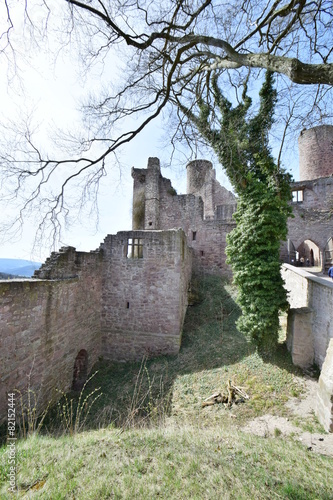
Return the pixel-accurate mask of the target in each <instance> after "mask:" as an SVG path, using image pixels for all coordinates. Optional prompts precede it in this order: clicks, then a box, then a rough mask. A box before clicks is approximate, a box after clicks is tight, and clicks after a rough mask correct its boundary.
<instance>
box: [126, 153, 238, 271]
mask: <svg viewBox="0 0 333 500" xmlns="http://www.w3.org/2000/svg"><path fill="white" fill-rule="evenodd" d="M132 177H133V179H134V187H133V229H146V230H149V229H163V230H166V229H172V228H178V227H181V228H182V229H183V230H184V232H185V234H186V237H187V243H188V245H189V246H190V247H191V248H192V250H193V272H194V273H196V274H200V273H212V274H220V275H224V276H231V270H230V267H229V266H228V265H227V264H226V255H225V248H226V236H227V234H228V233H229V232H230V231H231V230H232V229H233V228H234V227H235V222H234V220H233V218H232V214H233V212H234V211H235V210H236V202H237V200H236V197H235V196H234V195H233V194H232V193H231V192H230V191H228V190H227V189H225V188H224V187H223V186H221V185H220V184H219V182H218V181H217V180H216V177H215V170H214V169H213V167H212V164H211V162H209V161H206V160H195V161H192V162H190V163H189V164H188V165H187V194H185V195H177V193H176V191H175V189H174V188H173V187H172V185H171V182H170V180H169V179H166V178H164V177H163V176H162V175H161V172H160V162H159V159H158V158H149V160H148V166H147V168H146V169H138V168H133V169H132Z"/></svg>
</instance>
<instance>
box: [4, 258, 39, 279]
mask: <svg viewBox="0 0 333 500" xmlns="http://www.w3.org/2000/svg"><path fill="white" fill-rule="evenodd" d="M41 265H42V264H41V263H40V262H33V261H32V260H23V259H0V273H1V274H5V275H7V276H6V277H1V279H7V278H8V277H10V278H13V277H16V276H22V277H25V278H29V277H31V276H32V275H33V274H34V272H35V270H36V269H39V268H40V266H41ZM8 275H10V276H8Z"/></svg>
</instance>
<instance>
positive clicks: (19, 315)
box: [0, 259, 101, 419]
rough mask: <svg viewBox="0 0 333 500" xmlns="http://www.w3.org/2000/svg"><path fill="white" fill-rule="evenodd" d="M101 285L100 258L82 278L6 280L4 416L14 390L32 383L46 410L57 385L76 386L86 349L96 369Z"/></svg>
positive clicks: (1, 325) (0, 401) (1, 343)
mask: <svg viewBox="0 0 333 500" xmlns="http://www.w3.org/2000/svg"><path fill="white" fill-rule="evenodd" d="M95 260H96V259H95ZM100 287H101V273H100V271H99V262H98V261H97V262H95V266H94V267H93V268H90V267H89V272H88V271H87V270H85V271H84V270H81V279H79V278H69V279H63V280H36V279H35V280H34V279H31V280H24V281H18V280H17V281H1V282H0V332H1V336H0V366H1V372H0V377H1V379H0V419H1V417H2V416H4V415H5V412H6V400H7V398H6V393H8V392H12V391H14V390H15V389H17V390H20V391H22V393H23V394H26V391H27V389H28V387H30V388H31V389H33V390H34V391H35V393H36V395H37V396H38V400H39V402H38V409H39V410H40V409H41V408H43V407H45V405H47V403H48V402H49V401H50V399H53V398H56V397H57V396H58V394H57V393H55V389H56V388H57V389H59V390H61V391H67V390H68V389H70V387H71V384H72V381H73V369H74V363H75V359H76V356H77V354H78V353H79V351H80V350H81V349H84V350H85V351H86V352H87V354H88V369H89V370H90V369H91V367H92V365H93V364H94V363H95V362H96V361H97V358H98V356H99V355H100V352H101V337H100Z"/></svg>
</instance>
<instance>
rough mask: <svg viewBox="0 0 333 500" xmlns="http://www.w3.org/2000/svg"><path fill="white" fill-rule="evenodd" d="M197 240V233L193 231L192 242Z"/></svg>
mask: <svg viewBox="0 0 333 500" xmlns="http://www.w3.org/2000/svg"><path fill="white" fill-rule="evenodd" d="M196 239H197V232H196V231H193V232H192V241H195V240H196Z"/></svg>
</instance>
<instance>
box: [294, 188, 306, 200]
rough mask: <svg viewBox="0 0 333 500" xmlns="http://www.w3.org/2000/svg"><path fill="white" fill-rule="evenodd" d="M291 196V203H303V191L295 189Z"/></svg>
mask: <svg viewBox="0 0 333 500" xmlns="http://www.w3.org/2000/svg"><path fill="white" fill-rule="evenodd" d="M292 195H293V203H303V201H304V196H303V195H304V193H303V189H297V190H295V191H293V192H292Z"/></svg>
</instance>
